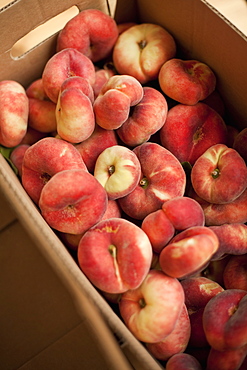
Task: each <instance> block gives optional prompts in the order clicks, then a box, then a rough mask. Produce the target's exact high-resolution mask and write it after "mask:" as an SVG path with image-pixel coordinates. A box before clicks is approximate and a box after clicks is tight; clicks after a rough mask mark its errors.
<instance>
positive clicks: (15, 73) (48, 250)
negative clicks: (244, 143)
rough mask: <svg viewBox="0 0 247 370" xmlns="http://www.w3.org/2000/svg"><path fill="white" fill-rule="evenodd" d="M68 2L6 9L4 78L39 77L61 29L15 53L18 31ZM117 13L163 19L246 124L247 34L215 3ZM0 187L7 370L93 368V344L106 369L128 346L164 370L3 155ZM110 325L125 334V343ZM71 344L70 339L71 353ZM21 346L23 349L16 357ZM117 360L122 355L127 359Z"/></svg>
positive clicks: (236, 119)
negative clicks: (15, 56)
mask: <svg viewBox="0 0 247 370" xmlns="http://www.w3.org/2000/svg"><path fill="white" fill-rule="evenodd" d="M71 5H74V3H73V2H71V1H69V0H66V1H63V2H59V1H52V2H51V1H48V0H45V1H42V2H41V1H39V0H26V1H22V0H20V1H18V2H13V4H11V5H10V6H9V7H8V8H6V9H4V10H3V11H1V12H0V22H1V26H2V27H3V29H4V33H3V34H2V35H1V40H3V42H2V43H1V45H0V60H1V71H0V80H1V79H14V80H17V81H19V82H20V83H22V84H23V85H24V86H27V85H29V83H30V82H32V81H33V80H34V79H35V78H38V77H39V76H40V75H41V73H42V70H43V67H44V65H45V63H46V61H47V60H48V59H49V57H50V56H51V55H52V53H53V52H54V49H55V41H56V35H54V36H52V37H50V38H49V39H48V40H46V41H44V42H43V43H42V44H41V45H39V46H38V47H37V48H34V49H33V50H32V51H30V52H29V53H27V54H26V55H24V56H23V57H22V58H20V59H17V60H14V59H11V57H10V54H9V51H10V49H11V47H12V45H13V44H14V43H15V42H16V41H17V40H18V38H20V37H22V36H23V35H25V34H26V33H27V32H29V31H30V30H31V29H33V28H34V27H36V26H38V25H39V24H41V23H42V22H43V21H45V20H47V19H50V18H51V17H52V16H54V15H56V14H58V13H59V12H61V11H63V10H65V9H67V8H69V7H70V6H71ZM77 5H78V7H79V8H80V9H83V8H90V7H94V8H98V9H101V10H104V11H105V12H108V10H109V9H111V11H113V10H114V9H115V5H116V4H115V2H114V1H110V2H109V3H108V2H107V1H100V0H97V1H81V2H77ZM30 9H31V10H30ZM27 14H28V19H27ZM27 20H28V21H27ZM116 20H117V21H129V20H131V21H133V20H136V21H139V22H154V23H158V24H161V25H163V26H164V27H166V28H167V29H168V30H169V31H170V32H171V33H172V34H173V35H174V37H175V39H176V41H177V44H178V46H179V47H182V50H183V52H184V53H185V54H184V55H186V56H187V57H190V58H191V57H193V58H197V59H199V60H201V61H204V62H206V63H208V64H209V65H210V66H211V67H212V69H213V70H214V71H215V73H216V75H217V79H218V87H219V90H220V93H221V94H222V97H223V98H224V101H225V102H226V106H227V109H229V112H230V119H231V120H232V123H233V124H236V125H237V126H239V127H243V126H247V106H246V104H245V99H246V96H247V75H246V72H245V61H246V60H247V46H246V38H245V36H243V35H242V34H241V33H239V32H236V30H235V29H234V27H232V25H231V24H230V23H229V22H227V20H226V19H225V18H224V17H222V16H219V14H218V13H217V11H215V9H214V8H209V7H208V6H207V2H206V1H200V0H187V1H186V2H185V1H184V0H173V1H172V2H171V1H169V0H152V1H145V0H137V1H136V2H135V1H134V0H131V1H128V2H126V1H124V0H119V1H118V2H117V6H116ZM9 29H11V30H12V29H13V32H9ZM0 189H1V194H2V199H1V197H0V207H1V206H2V204H3V206H2V207H4V208H5V207H6V208H7V205H10V206H11V210H10V211H9V210H8V211H7V213H6V216H4V217H3V216H1V217H2V218H1V219H0V230H2V233H1V234H0V248H1V249H2V251H3V253H1V255H0V258H1V260H0V265H1V268H0V271H1V280H0V289H1V297H4V298H5V299H4V302H5V303H4V305H3V308H2V309H3V310H2V311H1V323H2V324H4V331H2V333H1V334H0V335H1V336H2V339H4V341H3V343H4V346H3V347H2V348H1V347H0V348H1V349H0V350H1V351H2V353H1V354H0V358H1V359H2V358H3V360H4V361H5V362H3V364H6V367H5V369H4V370H6V369H8V368H9V369H13V368H18V367H19V368H20V367H21V368H22V369H25V370H26V369H35V370H36V369H44V368H45V369H47V368H48V369H49V366H50V368H51V369H52V368H53V369H54V368H55V366H57V365H58V367H57V368H59V369H63V368H64V369H68V370H69V369H71V368H72V367H70V365H71V361H72V360H73V369H76V368H77V366H78V363H79V364H80V361H81V360H82V361H83V358H84V359H85V356H86V358H87V360H86V361H95V362H93V365H92V366H91V368H96V369H97V366H98V362H97V360H96V359H95V358H93V356H92V351H93V347H94V345H95V346H97V348H98V351H99V352H98V351H97V356H99V361H100V363H101V364H102V366H101V368H102V369H104V367H103V366H104V364H105V365H106V368H110V369H111V368H112V369H114V368H116V369H120V368H121V370H122V369H124V368H128V363H127V362H126V361H125V359H124V358H123V357H122V353H124V354H125V356H126V357H127V358H128V359H129V361H130V362H131V364H132V366H133V367H134V368H135V369H137V370H138V369H140V370H155V369H160V368H161V367H160V365H159V364H158V363H157V362H156V361H155V360H154V359H153V358H152V357H151V356H150V355H149V354H148V353H147V351H146V350H145V349H144V348H143V346H142V345H141V344H140V343H139V341H137V340H136V339H135V338H134V337H133V336H132V335H131V333H130V332H129V331H128V330H127V329H126V327H125V326H124V324H123V323H122V321H121V320H120V319H119V318H118V317H117V316H116V314H115V313H114V312H113V311H112V309H111V308H110V306H109V305H108V304H107V303H106V302H105V300H104V299H103V298H102V297H101V296H100V295H99V293H98V292H97V291H96V290H95V289H94V287H93V286H92V285H91V284H90V282H89V281H88V280H87V279H86V277H85V276H84V275H83V274H82V272H81V271H80V269H79V267H78V266H77V265H76V264H75V262H74V260H73V258H72V257H71V256H70V254H69V253H68V251H67V250H66V248H65V247H64V246H63V245H62V243H61V241H60V240H59V239H58V238H57V237H56V235H55V234H54V232H53V231H52V230H51V229H50V228H49V227H48V225H47V224H46V223H45V221H44V220H43V219H42V217H41V216H40V214H39V212H38V211H37V209H36V207H35V206H34V204H33V203H32V202H31V200H30V199H29V197H28V196H27V194H26V193H25V191H24V189H23V188H22V186H21V184H20V182H19V180H18V179H17V177H16V176H15V174H14V173H13V171H12V170H11V168H10V167H9V166H8V164H7V163H6V162H5V160H4V159H3V158H2V157H1V156H0ZM16 217H17V218H18V220H19V222H18V221H17V220H16ZM9 244H10V247H9V248H8V246H9ZM2 266H3V268H2ZM61 307H62V312H61ZM93 307H94V308H95V310H94V309H93ZM23 317H25V320H24V321H23ZM102 317H103V319H104V320H102ZM40 320H41V322H42V324H39V322H40ZM84 323H85V324H86V329H85V331H84ZM94 323H95V324H94ZM109 328H110V329H111V331H112V332H113V333H114V335H116V337H117V338H118V339H119V342H120V346H121V351H120V350H119V346H118V344H117V341H115V339H114V336H113V335H111V334H112V333H110V332H109V330H108V329H109ZM84 334H85V336H84ZM89 338H90V339H92V340H93V343H92V346H91V345H89V343H86V344H85V346H84V342H85V341H87V339H89ZM73 340H74V341H75V342H74V341H73ZM80 340H82V343H80ZM1 342H2V341H1ZM109 343H110V348H109ZM88 345H89V347H90V348H89V347H88ZM66 346H69V347H68V348H67V352H68V356H66ZM80 349H81V350H82V352H83V354H82V353H81V352H80ZM74 350H75V352H74ZM85 352H86V354H85V356H84V353H85ZM14 353H15V354H17V353H18V354H19V356H18V361H17V360H15V358H14V357H15V356H14V355H13V354H14ZM2 356H3V357H2ZM54 356H55V359H56V360H55V359H54ZM73 356H75V357H74V358H73ZM15 361H17V362H15ZM53 361H58V362H57V363H56V362H53ZM107 361H108V362H107ZM118 361H122V364H121V366H119V362H118ZM109 363H110V364H109ZM117 363H118V366H116V364H117ZM89 366H90V365H89ZM89 366H88V367H89ZM93 366H95V367H93ZM114 366H115V367H114ZM80 368H83V367H80Z"/></svg>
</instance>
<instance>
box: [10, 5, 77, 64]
mask: <svg viewBox="0 0 247 370" xmlns="http://www.w3.org/2000/svg"><path fill="white" fill-rule="evenodd" d="M78 13H79V8H78V7H77V6H76V5H73V6H72V7H70V8H69V9H67V10H65V11H64V12H62V13H60V14H58V15H56V16H55V17H53V18H51V19H49V20H48V21H47V22H45V23H43V24H42V25H40V26H38V27H36V28H35V29H34V30H32V31H30V32H29V33H27V34H26V35H25V36H23V37H22V38H21V39H20V40H18V41H17V42H16V43H15V44H14V45H13V47H12V48H11V51H10V55H11V58H12V59H20V58H21V57H22V56H24V55H25V54H26V53H27V52H28V51H30V50H31V49H33V48H34V47H35V46H37V45H39V44H40V43H42V42H43V41H44V40H46V39H48V38H49V37H50V36H52V35H54V34H55V33H57V32H59V31H60V30H61V29H62V28H63V27H64V26H65V24H66V23H67V22H68V21H69V20H70V19H71V18H73V17H75V16H76V15H77V14H78Z"/></svg>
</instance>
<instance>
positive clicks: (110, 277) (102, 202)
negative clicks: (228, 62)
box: [0, 9, 247, 370]
mask: <svg viewBox="0 0 247 370" xmlns="http://www.w3.org/2000/svg"><path fill="white" fill-rule="evenodd" d="M179 55H180V54H179V50H178V47H177V44H176V40H175V38H174V37H173V36H172V35H171V33H170V32H168V30H166V29H165V28H163V27H161V26H160V25H157V24H152V23H141V24H138V23H123V24H117V23H116V21H115V20H114V19H113V18H111V17H110V16H109V15H106V14H104V13H103V12H101V11H99V10H95V9H87V10H84V11H81V12H80V13H79V14H78V15H77V16H75V17H74V18H72V19H71V20H70V21H68V23H67V24H66V25H65V27H64V28H63V29H62V30H61V31H60V32H59V34H58V37H57V45H56V52H55V53H54V55H53V56H52V57H51V58H50V59H49V60H48V61H47V63H46V65H45V67H44V69H43V72H42V75H41V76H40V78H39V79H37V80H35V81H33V82H32V83H31V84H30V85H29V86H28V87H26V88H24V87H23V86H22V85H20V83H19V82H17V81H13V80H5V81H1V82H0V144H1V146H2V148H9V149H10V155H9V160H10V161H11V163H12V164H13V166H14V167H15V168H16V170H17V174H18V177H19V179H20V181H21V183H22V185H23V187H24V189H25V190H26V192H27V193H28V195H29V196H30V198H31V199H32V201H33V202H34V203H35V205H36V206H37V208H38V209H39V211H40V213H41V215H42V216H43V218H44V219H45V220H46V222H47V224H48V225H49V226H50V227H51V228H52V229H53V230H54V231H55V232H56V233H57V234H58V235H59V237H60V238H61V240H62V241H63V243H64V244H65V246H66V247H67V248H68V249H70V250H73V251H74V252H75V253H76V256H77V257H76V258H77V259H76V261H77V262H78V265H79V267H80V269H81V270H82V272H83V273H84V274H85V275H86V276H87V278H88V279H89V280H90V281H91V283H92V284H93V285H94V286H95V287H96V289H98V290H99V291H100V293H101V294H102V295H103V296H104V298H105V299H107V300H108V301H109V303H111V304H112V305H116V306H117V307H118V310H119V315H120V317H121V319H122V320H123V321H124V323H125V324H126V326H127V327H128V329H129V330H130V331H131V332H132V333H133V335H134V336H135V337H136V338H137V339H138V340H140V341H141V342H142V343H143V345H144V346H145V347H146V349H147V350H148V351H149V352H150V353H151V354H152V355H153V356H154V357H155V358H156V359H157V360H158V361H160V362H161V364H162V365H164V367H165V368H166V369H167V370H173V369H179V370H183V369H188V368H190V369H194V370H197V369H198V370H200V369H207V370H237V369H244V368H246V366H247V359H246V354H247V225H246V223H247V166H246V162H247V128H244V129H238V128H237V125H235V126H233V125H230V124H229V122H228V120H227V114H226V109H225V104H224V101H223V100H222V98H221V96H220V94H219V92H218V90H217V76H216V74H215V72H214V71H213V70H212V68H210V66H209V65H207V64H205V63H204V62H203V61H198V60H187V59H181V58H180V57H179Z"/></svg>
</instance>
